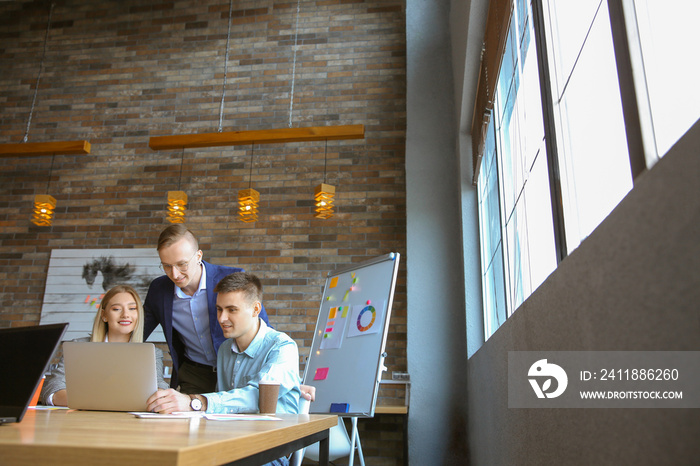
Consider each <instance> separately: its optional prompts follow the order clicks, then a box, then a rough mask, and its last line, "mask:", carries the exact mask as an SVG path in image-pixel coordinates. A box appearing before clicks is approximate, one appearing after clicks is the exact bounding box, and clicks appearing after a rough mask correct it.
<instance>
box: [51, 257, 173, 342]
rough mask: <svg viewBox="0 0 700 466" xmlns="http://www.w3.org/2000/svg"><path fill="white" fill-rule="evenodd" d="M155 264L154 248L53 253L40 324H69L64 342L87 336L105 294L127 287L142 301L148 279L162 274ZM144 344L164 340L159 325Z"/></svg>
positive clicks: (156, 263)
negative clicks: (132, 288) (123, 285)
mask: <svg viewBox="0 0 700 466" xmlns="http://www.w3.org/2000/svg"><path fill="white" fill-rule="evenodd" d="M158 264H160V259H159V257H158V253H157V252H156V250H155V248H148V249H54V250H52V251H51V259H50V260H49V271H48V274H47V276H46V289H45V291H44V301H43V303H42V306H41V324H53V323H58V322H68V323H69V324H70V325H69V326H68V330H67V331H66V333H65V334H64V336H63V339H64V340H73V339H75V338H80V337H86V336H88V335H89V334H90V333H91V332H92V324H93V321H94V318H95V313H96V312H97V309H98V308H99V305H100V300H101V299H102V296H103V295H104V293H106V292H107V290H109V289H110V288H112V287H113V286H115V285H119V284H125V285H130V286H132V287H134V289H136V291H137V292H138V293H139V296H140V297H141V301H143V300H144V299H145V298H146V292H147V291H148V285H149V284H150V283H151V280H153V279H154V278H156V277H158V276H160V275H163V272H162V271H161V270H160V268H159V267H158ZM147 341H151V342H164V341H165V337H164V336H163V332H162V329H161V327H160V326H158V327H157V328H156V329H155V330H154V331H153V333H152V334H151V336H150V337H149V338H148V340H147Z"/></svg>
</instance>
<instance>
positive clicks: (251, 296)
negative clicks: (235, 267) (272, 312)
mask: <svg viewBox="0 0 700 466" xmlns="http://www.w3.org/2000/svg"><path fill="white" fill-rule="evenodd" d="M235 291H242V292H243V293H245V297H246V298H247V299H248V301H250V302H251V303H252V302H255V301H260V302H261V303H262V294H263V293H262V283H260V279H259V278H258V277H256V276H255V275H253V274H252V273H248V272H234V273H232V274H230V275H226V276H225V277H224V278H222V279H221V281H219V283H217V284H216V286H215V287H214V293H233V292H235Z"/></svg>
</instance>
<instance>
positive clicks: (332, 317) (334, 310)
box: [328, 307, 338, 319]
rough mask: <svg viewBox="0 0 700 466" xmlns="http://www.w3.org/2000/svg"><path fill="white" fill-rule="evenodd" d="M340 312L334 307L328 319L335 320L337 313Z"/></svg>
mask: <svg viewBox="0 0 700 466" xmlns="http://www.w3.org/2000/svg"><path fill="white" fill-rule="evenodd" d="M337 311H338V308H337V307H332V308H331V310H330V311H328V318H329V319H335V313H336V312H337Z"/></svg>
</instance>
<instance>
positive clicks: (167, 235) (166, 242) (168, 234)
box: [156, 223, 199, 251]
mask: <svg viewBox="0 0 700 466" xmlns="http://www.w3.org/2000/svg"><path fill="white" fill-rule="evenodd" d="M182 238H187V240H188V241H189V242H190V243H192V245H193V246H194V249H195V251H197V250H199V242H198V241H197V237H196V236H195V235H194V233H192V231H190V229H189V228H187V227H186V226H185V225H183V224H181V223H176V224H174V225H170V226H168V227H166V228H165V229H164V230H163V231H161V232H160V236H159V237H158V246H157V247H156V250H157V251H160V250H161V249H163V248H165V247H168V246H170V245H171V244H173V243H175V242H177V241H180V240H181V239H182Z"/></svg>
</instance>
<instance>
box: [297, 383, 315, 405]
mask: <svg viewBox="0 0 700 466" xmlns="http://www.w3.org/2000/svg"><path fill="white" fill-rule="evenodd" d="M300 388H301V396H303V397H304V398H305V399H307V400H309V401H314V400H315V399H316V387H313V386H311V385H302V386H301V387H300Z"/></svg>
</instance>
